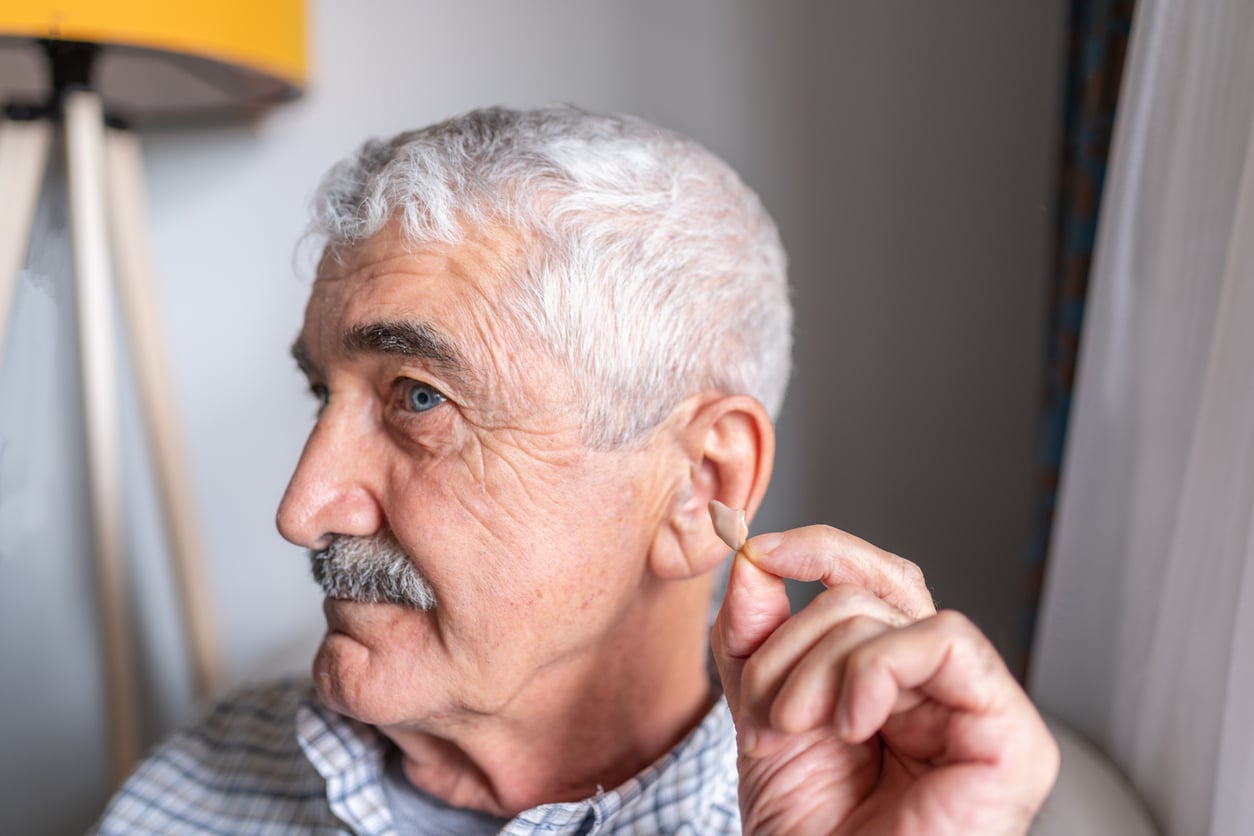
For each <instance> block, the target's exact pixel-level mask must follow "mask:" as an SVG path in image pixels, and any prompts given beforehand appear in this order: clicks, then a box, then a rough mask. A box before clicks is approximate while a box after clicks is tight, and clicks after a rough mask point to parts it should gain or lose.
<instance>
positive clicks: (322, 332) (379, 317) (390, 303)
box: [298, 223, 560, 400]
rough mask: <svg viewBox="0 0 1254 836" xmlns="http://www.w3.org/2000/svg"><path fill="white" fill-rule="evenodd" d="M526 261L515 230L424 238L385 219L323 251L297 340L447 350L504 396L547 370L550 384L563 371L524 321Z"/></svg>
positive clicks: (428, 357) (314, 349)
mask: <svg viewBox="0 0 1254 836" xmlns="http://www.w3.org/2000/svg"><path fill="white" fill-rule="evenodd" d="M526 263H527V262H526V258H525V256H524V251H523V247H522V244H521V242H520V241H519V238H518V236H516V235H513V234H512V233H511V232H509V231H508V230H504V231H502V230H493V231H490V232H486V233H476V234H468V235H466V236H465V238H464V239H463V240H461V241H458V242H456V243H452V244H450V243H442V242H441V243H418V242H413V241H411V240H409V239H408V238H407V237H406V236H405V235H404V233H403V232H402V230H401V229H400V227H399V224H396V223H392V224H388V225H387V226H385V227H384V228H383V229H382V230H380V231H379V232H378V233H376V234H375V235H373V236H371V237H370V238H368V239H366V240H365V241H362V242H361V243H359V244H357V245H355V246H352V247H349V248H344V249H341V250H339V251H336V252H334V253H328V254H327V255H325V256H324V257H323V259H322V261H321V262H320V264H319V267H318V273H317V276H316V278H315V281H314V286H313V289H312V293H311V296H310V299H309V304H308V307H307V310H306V315H305V322H304V327H303V329H302V333H301V336H300V339H299V340H298V346H299V347H300V348H303V349H305V350H306V351H308V353H309V354H310V355H311V356H313V355H328V356H330V355H342V354H346V353H362V352H367V353H368V352H371V351H374V352H377V353H394V354H400V355H404V354H412V355H414V356H417V355H421V356H422V359H424V360H425V361H426V362H431V363H434V364H436V365H439V364H440V363H441V362H442V361H441V357H443V358H444V359H445V360H446V362H444V365H445V366H446V368H447V370H450V371H454V370H458V369H460V370H461V372H462V373H463V374H464V376H466V377H467V378H477V379H479V380H481V381H491V382H492V385H494V386H496V387H497V388H498V389H499V390H500V391H498V392H497V393H496V394H497V396H499V397H502V398H509V396H510V392H509V391H508V390H509V389H519V390H534V387H535V385H536V384H535V381H534V378H535V377H536V375H538V374H541V373H546V380H545V385H546V386H553V385H554V384H556V383H560V381H559V380H557V379H556V378H557V377H558V376H557V375H556V369H555V364H554V363H553V362H551V359H552V357H551V351H550V350H549V347H548V346H546V345H545V344H544V341H543V340H541V339H539V338H538V337H537V335H535V334H534V333H532V332H531V330H530V329H529V328H527V327H525V325H524V321H525V319H526V317H523V316H521V315H520V312H519V311H520V306H519V305H518V303H517V300H518V298H519V294H520V293H521V289H522V285H523V281H524V279H523V278H522V275H521V274H522V273H523V272H525V270H526ZM411 349H412V351H411ZM320 362H326V361H325V360H324V361H320ZM529 369H530V370H531V373H530V374H528V373H527V372H528V370H529ZM528 377H530V378H532V379H531V380H528V379H527V378H528ZM524 397H526V396H524ZM510 399H511V400H512V398H510Z"/></svg>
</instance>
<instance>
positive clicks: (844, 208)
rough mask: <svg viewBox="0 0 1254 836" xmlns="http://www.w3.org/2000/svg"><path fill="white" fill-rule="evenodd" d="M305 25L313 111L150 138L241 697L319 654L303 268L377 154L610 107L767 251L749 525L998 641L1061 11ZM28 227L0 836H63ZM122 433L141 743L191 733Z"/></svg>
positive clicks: (12, 370) (67, 806)
mask: <svg viewBox="0 0 1254 836" xmlns="http://www.w3.org/2000/svg"><path fill="white" fill-rule="evenodd" d="M1015 5H1016V6H1018V8H1016V9H1011V8H1010V4H1000V3H997V2H995V1H994V0H987V1H986V2H981V3H975V2H966V3H949V4H943V5H941V4H919V3H907V2H904V0H897V1H896V2H879V3H875V4H870V3H865V4H854V3H845V4H827V5H822V6H820V5H819V4H807V3H802V2H774V3H771V4H767V3H755V2H750V0H738V1H737V2H730V1H729V0H701V2H697V1H696V0H689V1H688V2H683V3H677V2H668V0H650V2H640V0H637V2H632V3H625V2H624V3H617V4H610V3H584V4H576V3H566V2H559V1H558V0H547V1H546V2H530V3H516V2H508V0H498V2H486V0H477V2H460V3H457V4H452V3H436V2H410V1H409V0H377V1H376V2H348V0H342V1H340V2H336V0H323V2H320V3H314V4H313V8H312V9H311V13H312V31H311V47H312V56H313V62H314V72H313V78H312V80H311V84H310V89H309V93H308V95H307V96H306V97H305V98H304V99H302V100H300V101H298V102H296V103H293V104H291V105H287V106H284V107H282V108H280V109H278V110H275V111H274V112H272V113H270V114H268V115H266V116H265V117H263V118H260V119H258V120H256V121H255V122H251V123H246V124H233V125H227V126H218V127H208V128H207V127H204V126H201V127H196V128H180V129H161V130H152V131H146V132H145V133H144V140H145V146H146V147H145V154H146V168H147V176H148V178H149V183H148V187H149V196H150V210H151V225H152V231H153V235H154V251H155V252H154V255H155V260H156V265H157V269H158V273H159V276H160V282H161V286H160V291H161V300H160V301H161V306H162V310H163V311H164V314H165V318H166V326H167V335H166V336H167V341H168V345H169V351H170V362H171V365H172V367H173V368H174V370H175V380H173V381H172V390H171V396H172V397H174V398H176V399H177V401H178V407H179V411H180V413H181V415H182V417H183V420H184V423H185V428H186V435H187V441H188V454H189V456H190V463H191V470H192V474H193V477H194V481H195V485H194V490H195V498H196V500H197V503H198V507H199V509H200V512H201V515H202V522H203V526H204V533H205V539H206V541H207V547H208V555H209V559H210V566H209V574H210V588H208V589H207V590H205V594H207V595H209V596H211V597H212V599H213V601H214V603H215V610H216V612H217V615H218V617H219V619H220V622H221V631H222V635H223V639H224V642H225V648H226V653H227V662H228V666H229V673H230V678H231V679H232V681H240V680H244V679H253V678H258V677H263V676H268V675H271V674H273V673H275V672H276V671H297V672H299V671H301V670H303V668H304V666H305V664H306V660H307V658H308V655H309V652H310V650H311V648H312V646H313V642H314V641H315V639H316V636H317V634H318V631H319V625H320V621H321V615H320V612H319V607H318V597H319V596H318V594H317V592H316V590H315V588H314V586H313V584H312V582H311V581H310V580H309V579H308V572H307V570H306V568H305V561H304V559H303V557H302V555H301V553H300V552H299V550H297V549H296V548H294V547H291V546H288V545H287V544H285V543H283V542H282V541H281V540H280V539H279V537H278V536H277V534H275V533H274V530H273V513H274V508H275V505H276V503H277V501H278V498H279V495H280V494H281V492H282V490H283V486H284V484H285V481H286V477H287V475H288V472H289V470H290V468H291V467H292V465H293V464H294V463H295V461H296V457H297V455H298V453H299V450H300V446H301V444H302V442H303V437H304V433H305V431H306V430H307V428H308V426H309V424H310V421H311V418H312V412H313V407H312V402H310V401H309V400H307V398H306V396H305V395H304V392H303V386H302V382H301V379H300V377H299V375H298V374H297V373H296V372H295V370H294V368H293V364H292V363H291V361H290V360H289V359H288V357H287V346H288V344H289V343H290V341H291V339H292V338H293V337H294V335H295V333H296V329H297V327H298V323H299V318H300V312H301V307H302V305H303V301H304V296H305V293H306V290H307V281H306V279H305V278H303V277H300V278H298V277H296V276H295V275H294V271H293V266H292V264H293V258H292V251H293V243H294V242H295V240H296V239H297V237H298V235H299V233H300V231H301V229H302V227H303V224H304V206H305V200H306V199H307V197H308V194H309V192H310V190H311V189H312V187H313V185H314V183H315V182H316V181H317V179H318V177H319V175H320V174H321V172H322V171H323V170H324V169H325V168H326V167H327V166H328V165H329V164H331V163H332V162H333V161H335V160H336V159H338V158H339V157H341V156H342V155H344V154H345V153H347V152H348V151H350V149H352V148H353V147H354V146H355V145H356V144H357V143H358V142H359V141H360V140H361V139H363V138H364V137H366V136H368V135H378V134H387V133H391V132H395V131H398V130H401V129H404V128H409V127H414V126H418V125H421V124H425V123H427V122H430V121H434V120H436V119H439V118H442V117H444V116H447V115H449V114H451V113H454V112H458V111H462V110H465V109H468V108H470V107H474V106H479V105H484V104H495V103H503V104H509V105H515V106H524V105H536V104H543V103H548V102H554V101H572V102H576V103H579V104H581V105H583V106H586V107H589V108H593V109H599V110H622V111H631V112H635V113H638V114H641V115H643V116H646V117H649V118H652V119H654V120H655V121H657V122H659V123H661V124H664V125H667V126H669V127H672V128H675V129H678V130H680V131H683V132H685V133H688V134H690V135H692V136H694V137H696V138H697V139H699V140H701V141H702V142H704V143H706V144H707V145H709V146H710V147H711V148H713V149H714V150H716V151H717V152H719V153H720V154H722V155H724V156H725V157H726V158H727V159H728V160H730V161H731V163H732V164H733V165H734V166H735V167H736V168H737V169H738V170H739V171H741V173H742V174H743V176H744V177H745V179H746V180H747V181H748V182H749V183H750V184H751V185H752V186H754V187H755V188H757V189H758V190H759V191H760V193H761V194H762V196H763V198H764V200H765V202H766V204H767V206H768V207H769V208H771V210H772V211H773V213H774V214H775V216H776V218H777V220H778V221H779V223H780V226H781V227H782V229H783V235H784V239H785V243H786V244H787V245H788V247H789V249H790V252H791V255H792V261H793V276H794V281H795V284H796V292H795V298H796V302H797V305H798V312H799V316H798V333H797V336H798V362H797V365H798V372H797V375H796V377H795V378H794V384H793V387H792V390H791V395H790V402H789V405H788V406H787V407H786V411H785V416H784V419H783V421H782V423H781V442H782V444H781V453H780V461H779V464H778V470H777V474H778V475H777V481H776V485H775V487H774V489H773V492H772V494H771V496H770V498H769V500H768V505H767V507H766V509H765V510H764V512H763V515H762V517H761V526H760V527H761V528H763V529H765V528H775V527H782V526H788V525H794V524H801V523H809V522H815V521H824V522H830V523H833V524H837V525H840V526H842V527H846V528H849V529H850V530H853V531H855V532H857V533H860V534H863V535H864V536H867V537H869V538H871V539H874V540H877V541H878V542H880V543H881V544H882V545H884V546H886V547H888V548H891V549H894V550H896V551H899V552H901V553H903V554H908V555H909V556H911V557H913V558H914V559H916V560H918V561H919V562H920V563H922V564H923V566H924V568H925V569H927V570H928V572H929V574H930V576H931V578H932V580H933V583H934V585H935V587H936V589H937V592H938V595H939V597H940V599H941V601H942V603H945V604H948V605H952V606H959V607H962V608H964V609H967V610H969V611H971V612H972V613H973V614H974V615H975V616H976V618H977V619H978V620H979V621H980V622H981V623H982V624H984V625H985V627H986V629H988V630H989V631H990V633H992V634H993V635H994V637H995V638H997V639H999V641H1001V642H1002V643H1003V645H1005V646H1009V644H1010V643H1012V642H1013V640H1014V638H1015V636H1016V631H1017V630H1018V629H1019V627H1020V625H1019V623H1018V621H1017V619H1018V618H1019V617H1020V616H1019V606H1020V602H1021V600H1022V594H1021V590H1022V587H1023V583H1024V577H1023V576H1024V569H1023V560H1024V556H1023V555H1024V550H1025V543H1026V537H1027V532H1028V528H1029V524H1030V519H1031V489H1032V483H1031V479H1032V466H1033V456H1034V436H1033V432H1034V427H1035V407H1036V398H1037V391H1038V388H1039V386H1038V381H1039V369H1038V353H1039V346H1040V339H1041V337H1040V330H1041V326H1040V318H1041V305H1042V291H1041V287H1042V285H1041V279H1042V276H1043V265H1044V259H1043V254H1044V252H1045V240H1046V233H1047V222H1048V218H1049V205H1050V204H1049V200H1050V184H1051V179H1050V178H1051V169H1050V165H1051V162H1052V157H1051V154H1052V148H1053V136H1052V128H1053V119H1054V111H1055V98H1056V89H1057V83H1056V82H1057V75H1058V66H1059V59H1060V55H1059V53H1060V43H1061V41H1060V38H1059V24H1060V21H1061V18H1060V6H1061V3H1060V2H1059V0H1051V2H1044V3H1037V4H1015ZM49 194H50V198H49V200H48V201H46V202H45V206H44V207H43V210H42V211H43V213H44V216H43V218H42V220H41V222H40V225H41V229H42V230H43V231H42V232H41V233H40V235H39V236H38V240H39V245H38V247H37V248H36V249H37V251H36V252H33V253H32V259H31V260H32V265H31V270H29V271H28V272H27V273H26V274H25V276H24V278H23V281H22V283H21V285H20V287H19V293H18V297H17V300H16V302H17V308H16V312H15V320H14V327H13V329H12V333H11V336H10V339H9V343H8V345H7V347H6V348H5V355H4V358H3V361H2V365H0V670H2V671H3V673H2V674H0V705H3V707H4V714H3V718H2V719H0V770H2V776H0V831H3V832H6V833H14V832H16V833H25V832H30V833H57V832H77V831H81V830H82V829H83V827H85V826H86V825H87V824H88V823H89V822H90V821H91V819H92V818H93V816H94V815H95V813H96V812H97V811H98V809H99V806H100V804H101V803H102V801H103V798H104V795H105V793H106V787H105V778H104V763H105V761H104V749H103V739H102V731H101V724H102V719H101V691H100V686H99V684H98V683H99V678H100V671H99V663H98V661H97V646H96V643H95V641H96V640H95V635H96V629H95V626H94V618H95V611H94V607H95V603H94V597H93V593H92V577H91V568H90V562H89V558H88V556H87V555H88V543H87V533H86V530H85V526H86V516H85V507H86V498H85V496H84V495H83V487H82V476H81V471H80V468H81V465H80V461H81V442H80V441H79V440H78V434H79V431H80V422H79V419H78V417H77V415H78V410H79V404H78V401H77V395H76V394H75V387H76V375H77V366H76V361H75V359H74V358H75V348H74V342H73V339H74V338H73V333H74V332H73V319H72V317H73V312H72V307H71V302H72V296H71V294H70V291H69V289H68V286H67V282H68V268H67V265H66V260H65V257H64V255H63V247H64V244H65V242H64V240H63V239H64V233H63V231H62V232H58V223H60V227H59V228H60V229H61V230H63V227H64V224H63V220H61V221H58V217H57V215H58V213H57V207H56V206H55V205H53V204H54V203H55V201H53V200H52V198H51V194H52V192H51V191H50V192H49ZM135 423H136V422H135V419H134V417H133V412H132V417H131V419H130V423H129V424H128V436H127V445H128V447H127V450H128V456H127V464H128V467H129V468H130V476H129V477H128V485H129V487H128V493H127V501H128V502H129V503H130V504H131V508H132V511H131V516H132V526H131V533H130V536H131V538H132V544H133V548H132V554H131V556H132V558H133V561H134V564H135V566H136V575H137V577H136V579H135V595H136V599H137V602H138V616H137V624H138V625H139V630H140V631H142V635H143V638H142V641H141V653H142V666H143V674H144V679H145V686H144V693H145V697H146V701H147V702H146V705H147V712H146V718H147V724H148V733H149V735H150V738H151V736H152V735H155V734H156V733H158V732H159V730H161V729H164V728H166V727H168V726H169V725H171V724H172V723H175V722H177V721H179V720H181V719H183V718H185V717H186V716H187V714H188V712H189V711H190V709H191V705H190V697H189V688H188V685H187V671H186V665H185V663H184V661H183V659H182V653H181V645H180V641H181V639H180V636H179V633H178V622H177V620H176V618H175V612H174V608H173V601H172V589H171V585H170V579H169V572H168V570H167V569H166V568H165V566H164V563H163V557H162V552H161V549H162V546H161V540H160V531H159V528H158V525H157V522H156V517H155V514H154V511H153V502H154V500H153V496H152V487H151V485H150V483H149V482H148V480H147V476H146V473H145V471H144V470H143V468H144V467H145V460H144V457H143V456H142V446H141V444H140V436H139V431H138V428H137V427H136V425H135Z"/></svg>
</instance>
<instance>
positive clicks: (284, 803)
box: [96, 683, 740, 836]
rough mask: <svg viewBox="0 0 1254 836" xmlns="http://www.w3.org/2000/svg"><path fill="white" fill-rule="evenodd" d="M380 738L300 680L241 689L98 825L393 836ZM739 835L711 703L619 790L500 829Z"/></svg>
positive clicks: (730, 767) (152, 764)
mask: <svg viewBox="0 0 1254 836" xmlns="http://www.w3.org/2000/svg"><path fill="white" fill-rule="evenodd" d="M387 745H388V744H387V741H386V739H385V738H384V737H383V736H382V735H380V734H379V733H378V732H377V731H375V730H374V729H373V728H372V727H370V726H367V725H364V724H362V723H358V722H356V721H354V720H350V719H348V718H346V717H343V716H341V715H339V714H336V713H334V712H332V711H329V710H328V709H326V708H324V707H323V706H321V705H320V704H319V703H318V702H317V700H316V698H315V697H314V695H313V692H312V689H311V688H310V687H309V685H308V684H307V683H280V684H276V685H272V686H268V687H264V688H259V689H254V690H250V691H246V692H243V693H240V694H238V695H236V696H235V697H233V698H231V699H228V700H226V701H225V702H223V703H221V704H219V705H218V706H217V707H216V708H215V709H214V710H213V711H212V712H210V713H209V714H208V715H207V716H206V717H205V718H204V719H203V720H201V722H199V723H198V724H196V725H195V726H193V727H191V728H188V729H186V730H184V731H181V732H178V733H176V734H175V735H174V736H172V737H171V738H169V739H168V740H166V741H165V742H164V743H162V744H161V745H160V746H158V747H157V749H156V750H155V751H154V752H153V753H152V754H151V755H150V756H149V757H148V758H147V759H146V760H145V761H144V762H143V763H142V764H141V765H140V767H139V769H138V770H136V772H135V774H134V775H132V776H131V777H130V779H129V780H128V781H127V782H126V784H125V785H124V786H123V787H122V789H121V790H119V792H118V794H117V795H116V796H115V797H114V798H113V800H112V801H111V802H110V804H109V806H108V808H107V809H106V810H105V812H104V815H103V817H102V818H101V820H100V822H99V823H98V824H97V825H96V832H98V833H100V834H105V835H106V836H112V834H135V833H163V834H173V833H230V834H244V833H249V834H268V833H358V834H396V833H397V830H396V826H395V824H394V822H393V819H392V814H391V812H390V811H389V809H388V806H387V802H386V800H385V797H384V792H383V785H382V776H383V769H384V754H385V751H386V746H387ZM739 832H740V812H739V807H738V803H737V797H736V744H735V730H734V728H733V726H732V721H731V715H730V713H729V712H728V710H727V706H726V703H724V702H723V701H722V700H719V701H718V703H717V704H716V705H715V706H714V708H713V709H711V710H710V713H709V714H708V715H707V716H706V717H705V719H704V720H703V721H702V723H701V725H700V726H698V727H697V728H696V729H694V730H693V731H692V733H690V734H689V735H688V736H687V737H686V738H685V739H684V741H683V742H682V743H680V744H679V745H678V746H677V747H675V749H673V750H672V751H671V752H670V753H669V754H667V755H666V756H665V757H663V758H662V759H661V760H659V761H658V762H657V763H655V764H654V765H653V766H651V767H649V768H648V769H646V770H645V771H644V772H642V773H641V774H639V775H637V776H636V777H635V778H632V779H631V780H629V781H628V782H627V783H625V784H623V785H622V786H621V787H618V788H617V789H614V790H611V791H608V792H601V793H599V794H597V795H596V796H594V797H592V798H589V799H586V800H584V801H576V802H566V803H560V804H543V805H541V806H539V807H534V808H532V809H530V810H526V811H524V812H522V813H520V814H519V815H518V816H517V817H516V818H514V819H513V820H512V821H510V822H509V823H508V824H507V825H506V826H505V827H504V829H503V830H502V831H501V833H504V834H513V835H514V836H522V834H566V833H569V834H592V833H597V834H691V835H692V836H698V834H699V836H709V835H710V834H724V833H726V834H733V833H739Z"/></svg>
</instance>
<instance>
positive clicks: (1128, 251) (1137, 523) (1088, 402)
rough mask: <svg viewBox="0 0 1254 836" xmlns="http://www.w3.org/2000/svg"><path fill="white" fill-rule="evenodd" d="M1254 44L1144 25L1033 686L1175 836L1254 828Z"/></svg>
mask: <svg viewBox="0 0 1254 836" xmlns="http://www.w3.org/2000/svg"><path fill="white" fill-rule="evenodd" d="M1252 42H1254V3H1250V2H1249V0H1204V2H1198V0H1140V2H1138V4H1137V9H1136V17H1135V21H1134V26H1133V31H1132V38H1131V47H1130V51H1129V55H1128V61H1127V67H1126V69H1125V74H1126V77H1125V83H1124V88H1123V94H1122V98H1121V100H1120V111H1119V116H1118V122H1117V125H1116V128H1115V136H1114V146H1113V149H1112V153H1111V160H1110V171H1109V174H1108V178H1107V182H1106V189H1105V194H1104V197H1103V204H1102V208H1101V219H1100V227H1099V229H1100V232H1099V239H1098V242H1097V248H1096V252H1095V256H1094V261H1093V270H1092V275H1091V280H1090V288H1089V296H1088V303H1087V311H1086V314H1085V322H1084V326H1083V338H1082V343H1081V345H1082V350H1081V355H1080V361H1079V369H1078V374H1077V383H1076V389H1075V396H1074V404H1073V410H1072V417H1071V426H1070V430H1069V434H1068V439H1067V444H1066V454H1065V459H1064V464H1063V471H1062V483H1061V490H1060V497H1059V505H1058V514H1057V519H1056V524H1055V528H1054V535H1053V538H1052V543H1051V547H1050V555H1049V566H1048V569H1047V575H1046V579H1045V589H1044V597H1043V601H1042V608H1041V621H1040V627H1039V631H1038V634H1037V641H1036V646H1035V656H1034V660H1033V669H1032V672H1031V679H1030V681H1031V688H1032V693H1033V696H1034V697H1035V698H1036V699H1037V701H1038V702H1039V703H1040V704H1041V706H1042V707H1043V708H1044V709H1045V710H1046V711H1048V712H1050V713H1052V714H1054V715H1055V716H1057V717H1059V718H1061V719H1062V720H1064V721H1066V722H1067V723H1069V724H1070V725H1071V726H1073V727H1074V728H1076V729H1077V730H1079V731H1080V732H1081V733H1082V734H1084V735H1085V736H1087V737H1088V738H1089V739H1090V740H1092V741H1093V742H1094V743H1096V744H1097V745H1098V746H1099V747H1100V748H1101V749H1103V750H1104V751H1105V752H1106V753H1107V754H1108V755H1110V756H1111V757H1112V758H1113V760H1114V761H1115V762H1116V763H1117V764H1118V765H1119V766H1120V767H1121V768H1122V769H1123V770H1124V772H1125V773H1126V774H1127V776H1128V777H1129V778H1130V780H1131V781H1132V783H1133V785H1134V786H1135V787H1136V788H1137V789H1138V790H1139V792H1140V794H1141V795H1142V797H1143V798H1144V799H1145V801H1146V803H1147V805H1148V806H1149V808H1150V810H1151V812H1152V813H1153V814H1154V816H1155V817H1156V818H1157V820H1158V822H1159V824H1160V826H1161V827H1162V828H1163V830H1164V832H1165V833H1167V834H1190V836H1192V834H1235V833H1247V832H1250V831H1249V828H1250V826H1251V825H1250V823H1251V822H1254V792H1251V788H1254V93H1252V91H1254V50H1251V49H1250V47H1249V45H1250V43H1252Z"/></svg>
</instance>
